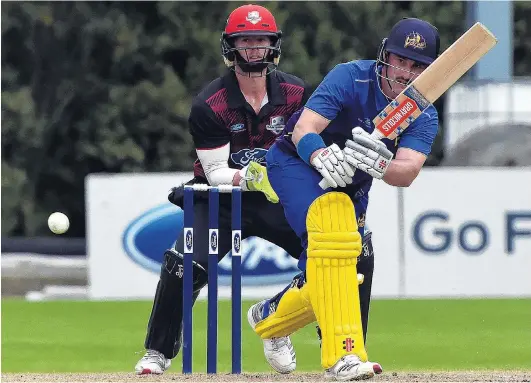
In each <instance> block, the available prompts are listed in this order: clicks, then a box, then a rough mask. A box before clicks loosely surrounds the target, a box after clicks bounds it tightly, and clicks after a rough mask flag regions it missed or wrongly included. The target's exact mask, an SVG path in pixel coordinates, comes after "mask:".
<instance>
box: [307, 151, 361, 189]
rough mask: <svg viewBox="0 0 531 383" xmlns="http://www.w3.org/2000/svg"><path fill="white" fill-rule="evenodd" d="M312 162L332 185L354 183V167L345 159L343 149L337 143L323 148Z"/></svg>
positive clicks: (334, 186)
mask: <svg viewBox="0 0 531 383" xmlns="http://www.w3.org/2000/svg"><path fill="white" fill-rule="evenodd" d="M311 162H312V165H313V166H314V167H315V168H316V169H317V171H318V172H319V173H321V175H322V176H323V178H324V179H325V180H326V181H327V182H328V185H329V186H330V187H333V188H336V187H338V186H341V187H345V186H347V184H351V183H352V177H354V169H353V168H352V167H351V166H350V165H349V164H348V163H347V162H346V161H345V155H344V154H343V151H342V150H341V149H340V148H339V146H337V145H336V144H332V145H330V146H329V147H327V148H324V149H323V150H321V151H320V152H319V154H318V155H316V156H315V157H314V158H313V160H312V161H311Z"/></svg>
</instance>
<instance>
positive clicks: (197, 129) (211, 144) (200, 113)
mask: <svg viewBox="0 0 531 383" xmlns="http://www.w3.org/2000/svg"><path fill="white" fill-rule="evenodd" d="M188 125H189V129H190V134H191V135H192V138H193V140H194V145H195V148H196V149H212V148H217V147H220V146H223V145H226V144H227V143H229V142H230V137H231V136H230V131H229V130H228V129H227V127H225V126H224V125H223V123H222V122H221V121H220V120H219V119H218V118H217V117H216V115H215V114H214V112H213V111H212V109H211V108H210V107H209V106H208V105H207V103H205V102H204V101H201V100H194V102H193V103H192V110H191V111H190V117H189V118H188Z"/></svg>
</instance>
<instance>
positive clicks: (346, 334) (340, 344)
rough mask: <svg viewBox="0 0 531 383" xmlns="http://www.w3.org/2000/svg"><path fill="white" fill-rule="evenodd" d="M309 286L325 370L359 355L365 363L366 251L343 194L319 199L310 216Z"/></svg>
mask: <svg viewBox="0 0 531 383" xmlns="http://www.w3.org/2000/svg"><path fill="white" fill-rule="evenodd" d="M306 228H307V231H308V249H307V256H308V260H307V263H306V280H307V283H306V285H307V286H308V289H309V295H310V301H311V304H312V307H313V311H314V313H315V316H316V318H317V322H318V323H319V327H320V328H321V335H322V343H321V364H322V366H323V368H330V367H332V366H333V365H334V364H335V363H336V362H337V361H338V360H339V359H340V358H341V357H343V356H345V355H347V354H355V355H357V356H358V357H359V358H360V359H361V360H362V361H367V352H366V351H365V345H364V342H363V331H362V325H361V313H360V303H359V291H358V276H357V274H358V273H357V270H356V263H357V257H358V256H359V255H360V253H361V250H362V243H361V236H360V234H359V232H358V225H357V223H356V215H355V211H354V205H353V204H352V201H351V200H350V198H349V197H348V196H347V195H346V194H344V193H338V192H331V193H326V194H324V195H322V196H321V197H319V198H317V199H316V200H315V201H314V202H313V203H312V205H311V206H310V208H309V210H308V215H307V216H306Z"/></svg>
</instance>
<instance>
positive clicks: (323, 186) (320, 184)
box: [319, 178, 330, 190]
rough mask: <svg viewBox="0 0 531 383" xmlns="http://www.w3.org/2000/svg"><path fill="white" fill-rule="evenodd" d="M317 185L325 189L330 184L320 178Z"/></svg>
mask: <svg viewBox="0 0 531 383" xmlns="http://www.w3.org/2000/svg"><path fill="white" fill-rule="evenodd" d="M319 186H320V187H321V189H323V190H325V189H328V188H329V187H330V186H329V185H328V182H326V179H324V178H323V179H322V180H321V182H319Z"/></svg>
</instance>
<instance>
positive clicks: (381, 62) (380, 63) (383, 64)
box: [374, 38, 415, 102]
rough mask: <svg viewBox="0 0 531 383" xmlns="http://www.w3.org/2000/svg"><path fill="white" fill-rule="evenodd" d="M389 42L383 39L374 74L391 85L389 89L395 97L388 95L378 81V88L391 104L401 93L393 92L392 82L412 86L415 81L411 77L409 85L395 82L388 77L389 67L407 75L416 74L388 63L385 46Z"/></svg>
mask: <svg viewBox="0 0 531 383" xmlns="http://www.w3.org/2000/svg"><path fill="white" fill-rule="evenodd" d="M386 42H387V38H385V39H383V40H382V43H381V44H380V47H379V48H378V56H377V57H376V66H375V69H374V72H375V73H376V77H380V78H382V79H385V80H386V81H387V84H388V85H389V89H391V92H393V93H394V95H391V96H389V95H387V94H386V93H385V92H384V90H383V89H382V86H381V84H380V81H377V83H378V88H379V89H380V91H381V92H382V94H383V95H384V96H385V98H387V101H389V102H391V101H393V100H394V99H395V98H396V96H398V95H399V93H396V92H395V91H393V86H392V85H391V82H394V83H396V84H400V85H404V86H408V85H409V84H411V83H412V82H413V80H414V78H415V77H414V76H412V77H411V79H410V80H409V81H408V82H407V84H402V83H400V82H398V81H396V80H393V79H391V78H389V76H388V75H387V69H388V68H389V67H391V68H394V69H396V70H400V71H402V72H406V73H409V74H411V75H415V73H413V72H411V71H408V70H405V69H402V68H399V67H397V66H394V65H391V64H389V63H388V62H387V57H388V54H389V53H388V52H387V51H386V50H385V44H386ZM384 68H385V76H384V75H383V74H382V72H383V70H384Z"/></svg>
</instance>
